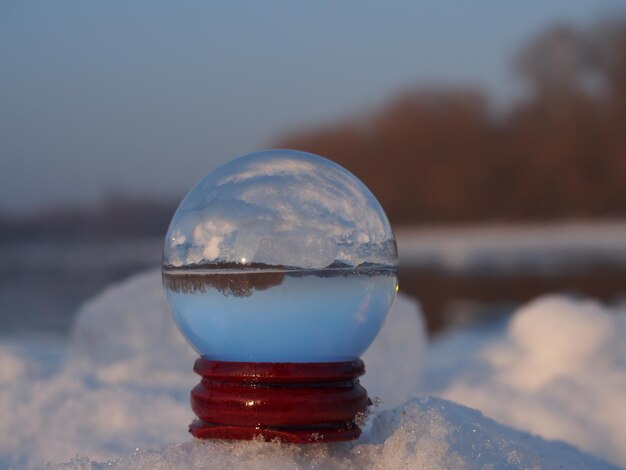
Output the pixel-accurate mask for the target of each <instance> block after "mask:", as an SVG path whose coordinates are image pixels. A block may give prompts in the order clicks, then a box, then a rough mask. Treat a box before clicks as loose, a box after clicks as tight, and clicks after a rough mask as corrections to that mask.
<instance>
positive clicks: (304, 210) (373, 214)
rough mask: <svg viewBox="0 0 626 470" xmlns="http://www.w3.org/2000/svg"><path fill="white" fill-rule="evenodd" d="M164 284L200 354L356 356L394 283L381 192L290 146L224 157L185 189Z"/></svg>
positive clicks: (287, 358)
mask: <svg viewBox="0 0 626 470" xmlns="http://www.w3.org/2000/svg"><path fill="white" fill-rule="evenodd" d="M163 283H164V286H165V291H166V294H167V298H168V301H169V303H170V305H171V309H172V312H173V316H174V319H175V321H176V323H177V325H178V327H179V329H180V331H181V332H182V334H183V335H184V336H185V338H186V339H187V340H188V342H189V343H190V344H191V345H192V346H193V347H194V349H196V351H197V352H198V353H199V354H200V355H201V356H202V357H204V358H207V359H211V360H219V361H235V362H340V361H350V360H354V359H355V358H358V357H359V356H360V355H361V354H362V353H363V352H365V350H366V349H367V348H368V346H369V345H370V343H371V342H372V341H373V340H374V338H375V336H376V335H377V333H378V332H379V331H380V328H381V327H382V325H383V322H384V320H385V317H386V315H387V312H388V311H389V309H390V307H391V305H392V303H393V300H394V298H395V295H396V291H397V250H396V243H395V239H394V236H393V232H392V230H391V227H390V225H389V221H388V220H387V217H386V215H385V213H384V211H383V209H382V208H381V206H380V204H379V203H378V201H377V200H376V198H375V197H374V195H373V194H372V193H371V192H370V191H369V190H368V189H367V187H366V186H365V185H364V184H363V183H362V182H361V181H359V179H357V178H356V177H355V176H354V175H353V174H351V173H350V172H348V171H347V170H346V169H344V168H343V167H341V166H339V165H337V164H336V163H334V162H331V161H330V160H327V159H325V158H322V157H319V156H317V155H313V154H310V153H305V152H299V151H294V150H270V151H263V152H257V153H252V154H250V155H246V156H243V157H240V158H237V159H235V160H232V161H230V162H229V163H226V164H225V165H223V166H221V167H219V168H218V169H216V170H215V171H213V172H212V173H210V174H209V175H208V176H207V177H205V178H204V179H203V180H202V181H200V182H199V183H198V184H197V185H196V186H195V187H194V188H192V189H191V191H190V192H189V193H188V194H187V196H186V197H185V198H184V199H183V201H182V202H181V204H180V206H179V207H178V209H177V210H176V213H175V214H174V217H173V218H172V222H171V224H170V227H169V229H168V231H167V235H166V238H165V246H164V252H163Z"/></svg>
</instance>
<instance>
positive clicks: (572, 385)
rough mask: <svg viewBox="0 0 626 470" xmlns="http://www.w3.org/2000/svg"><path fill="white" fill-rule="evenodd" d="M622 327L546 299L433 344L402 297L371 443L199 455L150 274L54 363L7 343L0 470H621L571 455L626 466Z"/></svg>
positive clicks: (189, 359) (615, 315)
mask: <svg viewBox="0 0 626 470" xmlns="http://www.w3.org/2000/svg"><path fill="white" fill-rule="evenodd" d="M625 318H626V316H625V314H624V312H623V311H613V310H611V309H609V308H607V307H604V306H601V305H598V304H596V303H593V302H590V301H581V300H571V299H567V298H563V297H549V298H543V299H539V300H537V301H536V302H534V303H531V304H529V305H527V306H525V307H523V308H522V309H520V310H519V311H518V312H517V313H516V314H515V315H514V316H513V318H512V321H511V322H510V324H509V325H502V326H501V327H500V326H498V325H496V326H494V327H493V328H491V329H490V330H484V329H482V330H474V331H465V332H458V333H456V334H453V335H450V336H448V337H444V338H441V339H439V340H438V341H436V342H435V343H433V344H432V345H427V343H426V337H425V333H424V328H423V323H422V319H421V316H420V314H419V310H418V307H417V305H416V303H415V302H414V301H412V300H411V299H408V298H407V297H404V296H402V295H400V296H399V297H398V301H397V303H396V305H395V306H394V310H393V311H392V312H391V314H390V315H389V317H388V321H387V322H386V324H385V326H384V327H383V330H382V331H381V333H380V335H379V336H378V338H377V339H376V341H375V342H374V344H373V345H372V347H371V348H370V349H369V350H368V351H367V352H366V354H365V355H364V357H363V359H364V361H365V363H366V366H367V374H366V375H365V377H364V378H363V383H364V385H365V387H366V388H367V389H368V391H369V393H370V395H371V396H373V397H379V398H380V399H381V400H382V402H381V404H380V405H379V406H378V407H377V408H376V409H375V410H374V411H373V414H372V416H371V417H370V418H369V420H368V422H367V423H366V425H365V428H364V434H363V436H362V438H361V439H359V440H358V441H356V442H351V443H338V444H320V445H310V446H295V445H288V444H273V443H270V444H266V443H261V442H228V441H224V442H223V441H214V442H198V441H194V440H193V439H191V437H190V436H189V435H188V434H187V431H186V428H187V425H188V423H189V422H190V421H191V419H192V412H191V410H190V408H189V404H188V394H189V390H190V389H191V387H193V385H195V384H196V383H197V381H198V377H197V376H196V375H195V374H193V372H192V371H191V367H192V364H193V361H194V359H195V353H193V352H192V350H191V348H190V347H188V346H187V344H186V343H185V342H184V340H183V339H182V337H181V335H180V334H179V333H178V331H177V330H176V329H175V326H174V322H173V321H172V320H171V319H170V317H169V311H168V307H167V304H166V301H165V296H164V294H163V290H162V287H161V279H160V273H159V271H157V270H155V271H149V272H146V273H143V274H139V275H137V276H134V277H133V278H131V279H129V280H127V281H125V282H122V283H120V284H118V285H114V286H111V287H109V288H108V289H106V290H105V291H104V292H102V293H101V294H100V295H99V296H97V297H96V298H94V299H92V300H91V301H90V302H88V303H87V304H86V305H85V306H84V307H83V308H82V310H81V312H80V314H79V317H78V319H77V321H76V323H75V325H74V330H73V333H72V338H71V342H70V344H69V346H68V347H67V349H66V350H65V351H63V352H57V353H55V354H53V357H52V359H48V353H49V352H51V351H54V350H55V348H54V346H52V345H49V344H46V343H45V342H44V341H39V340H38V339H36V338H35V339H31V340H29V341H20V342H17V341H13V342H8V341H3V342H0V363H1V364H2V368H1V369H0V416H2V418H3V419H2V420H0V468H5V467H13V468H24V467H27V466H42V465H46V462H58V463H56V464H53V463H49V464H47V468H72V469H74V468H75V469H83V468H91V469H93V468H120V469H121V468H124V469H126V468H136V469H146V468H150V469H159V468H174V469H176V468H181V469H182V468H185V469H186V468H252V467H254V468H340V467H341V468H614V467H612V466H611V465H610V464H608V463H606V462H605V461H603V460H600V459H599V458H598V457H594V456H592V455H589V454H585V453H583V452H581V451H579V450H577V449H576V448H575V447H573V445H575V446H577V447H580V448H582V449H584V450H585V451H587V452H589V453H590V454H594V455H596V456H599V457H601V458H603V459H606V460H608V461H611V462H613V463H614V464H617V465H622V466H626V455H624V453H623V451H622V449H620V443H622V444H623V443H624V442H626V419H624V418H625V416H624V411H623V410H625V409H626V407H624V401H625V400H624V398H623V397H622V395H623V393H620V390H625V389H626V349H625V347H624V346H623V344H622V341H621V338H623V337H624V333H626V320H625ZM56 351H59V348H58V347H57V349H56ZM423 392H428V393H431V394H438V395H441V396H442V397H443V398H428V397H425V396H424V394H423ZM449 399H452V400H455V401H457V402H458V403H462V404H465V405H469V406H472V407H474V408H478V409H480V410H481V411H482V412H484V413H485V414H486V415H487V416H490V417H491V418H494V419H496V420H498V421H500V422H502V423H504V424H498V423H496V422H494V421H492V420H491V419H489V418H487V417H485V416H483V415H482V414H481V413H480V412H478V411H476V410H473V409H470V408H466V407H465V406H462V405H461V404H457V403H453V402H451V401H448V400H449ZM507 425H510V426H514V427H516V428H518V429H520V431H518V430H515V429H513V428H511V427H508V426H507ZM527 431H530V432H532V433H533V434H536V435H538V436H533V435H530V434H528V433H527ZM539 436H542V437H539ZM545 438H547V439H560V440H562V441H565V442H567V443H568V444H565V443H562V442H554V441H550V440H546V439H545ZM62 462H68V463H67V464H63V463H62ZM97 462H102V463H101V464H98V463H97Z"/></svg>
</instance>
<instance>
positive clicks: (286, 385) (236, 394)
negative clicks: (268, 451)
mask: <svg viewBox="0 0 626 470" xmlns="http://www.w3.org/2000/svg"><path fill="white" fill-rule="evenodd" d="M194 370H195V371H196V373H198V374H199V375H201V376H202V381H201V382H200V384H198V385H197V386H196V387H195V388H194V389H193V390H192V391H191V407H192V409H193V411H194V412H195V413H196V415H197V416H198V418H199V419H198V420H195V421H194V422H193V423H192V424H191V425H190V426H189V432H191V434H193V435H194V436H195V437H197V438H200V439H247V440H249V439H255V438H262V439H264V440H268V441H269V440H274V439H276V438H278V439H280V440H281V441H283V442H292V443H298V444H304V443H313V442H334V441H348V440H353V439H357V438H358V437H359V436H360V434H361V430H360V428H359V427H358V424H357V423H356V420H357V419H358V417H359V416H360V415H363V414H364V413H365V412H366V411H367V407H368V406H369V404H370V401H369V399H368V397H367V392H366V391H365V389H364V388H363V387H362V386H361V385H360V384H359V381H358V377H360V376H361V375H363V374H364V373H365V369H364V366H363V361H361V360H360V359H357V360H354V361H351V362H328V363H272V362H260V363H254V362H224V361H210V360H208V359H203V358H199V359H198V360H197V361H196V364H195V367H194Z"/></svg>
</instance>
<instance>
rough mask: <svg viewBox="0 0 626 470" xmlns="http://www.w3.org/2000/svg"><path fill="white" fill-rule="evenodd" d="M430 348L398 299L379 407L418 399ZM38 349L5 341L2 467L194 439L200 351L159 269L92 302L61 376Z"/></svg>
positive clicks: (381, 343)
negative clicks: (183, 329) (180, 325)
mask: <svg viewBox="0 0 626 470" xmlns="http://www.w3.org/2000/svg"><path fill="white" fill-rule="evenodd" d="M425 344H426V339H425V333H424V326H423V321H422V317H421V314H420V312H419V309H418V308H417V305H416V304H415V302H414V301H412V300H409V299H408V298H406V297H403V296H399V298H398V300H397V302H396V304H395V306H394V308H393V311H392V312H391V313H390V314H389V316H388V318H387V322H386V324H385V326H384V327H383V329H382V331H381V333H380V335H379V336H378V338H377V340H376V341H375V342H374V343H373V344H372V346H371V347H370V349H369V350H368V351H367V353H366V354H365V355H364V357H363V358H364V360H365V361H366V364H367V374H366V376H365V377H364V380H363V384H364V385H365V386H366V387H367V388H368V391H369V393H370V395H371V396H372V397H379V398H380V399H381V400H382V405H381V407H393V406H396V405H398V404H400V403H404V402H405V401H406V400H407V399H408V398H409V397H410V396H412V394H413V393H415V390H416V388H417V385H418V376H419V370H420V357H421V356H422V355H423V354H422V353H423V350H424V347H425ZM40 347H41V345H40V344H39V343H36V342H35V343H34V344H31V345H28V346H24V345H21V346H20V345H13V344H4V343H0V362H1V363H2V367H1V368H0V371H1V372H0V416H2V420H0V468H4V467H6V466H9V465H12V466H16V467H21V466H26V465H31V466H32V465H40V464H42V463H43V462H46V461H56V462H59V461H67V460H69V459H70V458H72V457H73V456H75V455H76V454H77V453H81V454H86V455H89V456H90V458H92V459H96V460H101V461H102V460H110V459H114V458H118V457H123V456H126V455H128V454H130V453H131V452H133V451H134V449H135V448H136V447H137V446H139V447H141V448H158V447H161V446H163V445H165V444H168V443H173V442H180V441H188V440H189V439H191V437H190V436H189V434H188V433H187V426H188V424H189V423H190V422H191V420H192V419H193V413H192V411H191V408H190V406H189V392H190V390H191V388H192V387H193V386H194V385H195V384H197V383H198V382H199V377H198V376H197V375H195V374H194V373H193V371H192V367H193V363H194V361H195V359H196V353H195V352H193V350H192V349H191V348H190V347H189V346H188V345H187V343H186V342H185V340H184V339H183V338H182V336H181V334H180V333H179V332H178V330H177V329H176V326H175V323H174V321H173V320H172V319H171V318H170V313H169V307H168V305H167V302H166V300H165V294H164V293H163V288H162V286H161V274H160V270H158V269H157V270H152V271H148V272H146V273H142V274H139V275H136V276H134V277H132V278H130V279H128V280H127V281H124V282H122V283H119V284H116V285H113V286H110V287H109V288H107V289H106V290H105V291H103V292H102V293H101V294H100V295H98V296H96V297H95V298H94V299H92V300H90V301H89V302H87V303H86V304H85V305H84V306H83V308H82V309H81V311H80V313H79V316H78V319H77V320H76V323H75V325H74V329H73V332H72V338H71V342H70V345H69V347H68V348H67V354H66V357H65V360H64V361H59V362H60V363H61V364H60V365H59V366H58V368H57V370H55V371H54V373H43V372H41V367H36V364H37V363H38V362H41V360H42V359H43V358H42V357H41V356H42V353H41V352H39V349H40ZM44 352H45V351H44ZM389 363H393V364H395V369H394V370H389V367H388V364H389ZM155 411H156V412H155Z"/></svg>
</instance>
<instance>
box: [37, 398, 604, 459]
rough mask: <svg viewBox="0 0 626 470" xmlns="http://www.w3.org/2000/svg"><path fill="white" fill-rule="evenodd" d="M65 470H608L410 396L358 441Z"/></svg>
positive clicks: (183, 452) (213, 445) (226, 445)
mask: <svg viewBox="0 0 626 470" xmlns="http://www.w3.org/2000/svg"><path fill="white" fill-rule="evenodd" d="M45 468H47V469H49V470H62V469H73V470H74V469H75V470H78V469H93V468H107V469H128V470H133V469H134V470H147V469H149V470H157V469H188V468H203V469H228V468H237V469H258V468H272V469H313V468H322V469H344V468H372V469H373V468H405V469H435V468H454V469H479V468H498V469H518V468H542V469H560V468H568V469H592V468H593V469H600V468H604V469H610V468H616V467H612V466H610V465H608V464H606V463H604V462H602V461H600V460H598V459H596V458H594V457H590V456H587V455H585V454H583V453H581V452H580V451H578V450H577V449H575V448H573V447H571V446H568V445H566V444H562V443H559V442H549V441H545V440H543V439H540V438H538V437H534V436H531V435H529V434H526V433H523V432H519V431H515V430H513V429H510V428H507V427H506V426H502V425H500V424H497V423H495V422H494V421H492V420H490V419H488V418H485V417H484V416H483V415H482V414H481V413H480V412H478V411H476V410H472V409H470V408H466V407H464V406H461V405H456V404H454V403H451V402H448V401H445V400H441V399H434V398H420V399H413V400H411V401H409V402H407V403H406V404H404V405H402V406H400V407H398V408H395V409H393V410H389V411H384V412H381V413H379V414H378V415H377V416H376V417H375V418H374V419H373V422H372V424H371V427H370V428H369V429H368V432H367V433H366V435H365V436H363V437H362V438H361V440H359V441H357V442H347V443H338V444H316V445H305V446H297V445H293V444H278V443H269V444H268V443H263V442H255V441H252V442H247V441H242V442H233V441H208V442H201V441H197V440H196V441H193V442H187V443H184V444H174V445H169V446H165V447H164V448H162V449H161V450H159V451H146V450H137V451H136V452H134V453H133V454H131V455H130V456H128V457H125V458H122V459H119V460H116V461H111V462H107V463H103V464H97V463H95V462H92V461H90V460H89V459H88V458H87V457H83V456H79V457H76V458H75V459H74V460H72V461H70V462H69V463H67V464H59V465H48V466H46V467H45Z"/></svg>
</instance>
